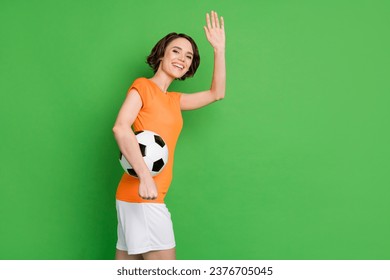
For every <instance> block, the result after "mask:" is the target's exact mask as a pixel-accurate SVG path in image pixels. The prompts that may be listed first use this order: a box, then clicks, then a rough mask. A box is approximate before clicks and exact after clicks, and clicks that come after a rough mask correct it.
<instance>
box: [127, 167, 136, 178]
mask: <svg viewBox="0 0 390 280" xmlns="http://www.w3.org/2000/svg"><path fill="white" fill-rule="evenodd" d="M127 172H128V173H129V174H130V175H132V176H134V177H138V176H137V173H135V171H134V169H133V168H128V169H127Z"/></svg>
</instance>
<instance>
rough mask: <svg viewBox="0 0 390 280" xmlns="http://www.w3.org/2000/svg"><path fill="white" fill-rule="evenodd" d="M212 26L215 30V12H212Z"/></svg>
mask: <svg viewBox="0 0 390 280" xmlns="http://www.w3.org/2000/svg"><path fill="white" fill-rule="evenodd" d="M211 24H212V26H213V28H215V27H216V26H217V23H216V19H215V12H214V11H211Z"/></svg>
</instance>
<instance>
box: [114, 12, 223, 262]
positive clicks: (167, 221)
mask: <svg viewBox="0 0 390 280" xmlns="http://www.w3.org/2000/svg"><path fill="white" fill-rule="evenodd" d="M206 24H207V26H204V30H205V33H206V37H207V40H208V41H209V42H210V44H211V45H212V47H213V48H214V73H213V80H212V84H211V87H210V89H209V90H206V91H202V92H197V93H192V94H183V93H177V92H168V91H167V90H168V87H169V85H170V84H171V83H172V81H173V80H175V79H180V80H184V79H185V78H187V77H191V76H193V75H194V74H195V72H196V69H197V68H198V66H199V62H200V58H199V53H198V48H197V46H196V44H195V42H194V41H193V40H192V38H191V37H189V36H187V35H185V34H177V33H170V34H168V35H167V36H165V37H164V38H162V39H161V40H160V41H159V42H158V43H157V44H156V46H155V47H154V48H153V49H152V52H151V54H150V55H149V56H148V59H147V62H148V64H149V65H150V66H151V67H152V69H153V71H154V76H153V77H152V78H150V79H146V78H138V79H136V80H135V81H134V83H133V84H132V86H131V87H130V89H129V91H128V94H127V97H126V99H125V101H124V103H123V105H122V107H121V109H120V111H119V114H118V117H117V119H116V122H115V125H114V128H113V132H114V135H115V139H116V141H117V143H118V146H119V149H120V150H121V152H122V154H123V155H124V156H125V158H126V159H127V160H128V162H129V163H130V164H131V166H132V167H133V169H134V170H135V172H136V173H137V175H138V178H135V177H132V176H130V175H128V174H126V173H125V174H124V175H123V177H122V179H121V181H120V183H119V186H118V190H117V194H116V203H117V214H118V242H117V250H116V256H115V258H116V259H121V260H123V259H131V260H142V259H145V260H152V259H159V260H160V259H161V260H162V259H170V260H174V259H176V251H175V239H174V234H173V227H172V222H171V217H170V213H169V211H168V209H167V208H166V206H165V204H164V197H165V195H166V193H167V191H168V188H169V184H170V182H171V180H172V168H173V155H174V149H175V146H176V141H177V138H178V136H179V133H180V130H181V127H182V117H181V110H193V109H197V108H200V107H203V106H206V105H208V104H210V103H212V102H214V101H216V100H220V99H222V98H224V96H225V81H226V70H225V31H224V21H223V18H222V17H221V18H220V19H219V18H218V15H217V13H216V12H213V11H212V12H211V15H209V14H207V15H206ZM131 126H133V129H134V131H139V130H151V131H154V132H156V133H157V134H159V135H161V136H162V138H163V139H164V140H165V142H166V143H167V145H168V151H169V152H168V153H169V155H168V158H169V160H168V163H167V165H166V166H165V168H164V169H163V171H162V172H161V173H160V174H158V175H157V176H155V177H152V176H151V175H150V173H149V171H148V168H147V167H146V165H145V162H144V161H143V159H142V155H141V152H140V149H139V146H138V143H137V140H136V138H135V135H134V133H133V130H132V129H131Z"/></svg>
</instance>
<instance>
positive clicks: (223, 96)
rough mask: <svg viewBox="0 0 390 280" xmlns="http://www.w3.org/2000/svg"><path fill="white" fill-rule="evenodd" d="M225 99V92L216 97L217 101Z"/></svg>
mask: <svg viewBox="0 0 390 280" xmlns="http://www.w3.org/2000/svg"><path fill="white" fill-rule="evenodd" d="M224 98H225V92H222V93H220V94H218V95H217V96H216V97H215V101H220V100H222V99H224Z"/></svg>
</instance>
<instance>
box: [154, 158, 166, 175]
mask: <svg viewBox="0 0 390 280" xmlns="http://www.w3.org/2000/svg"><path fill="white" fill-rule="evenodd" d="M163 167H164V161H163V159H162V158H160V159H159V160H157V161H155V162H154V163H153V168H152V171H154V172H159V171H160V170H161V168H163Z"/></svg>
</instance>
